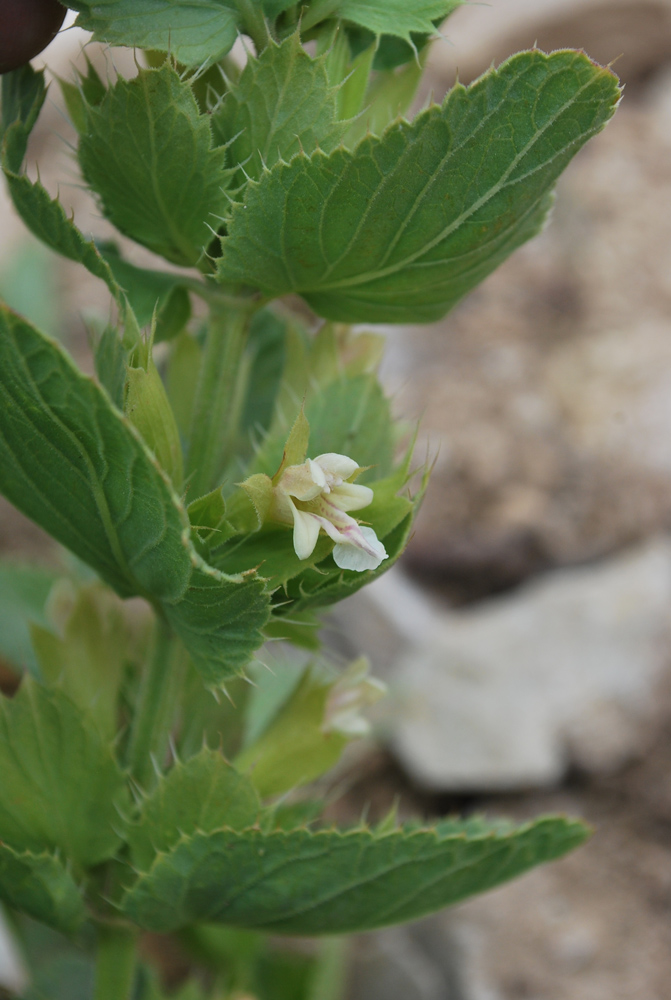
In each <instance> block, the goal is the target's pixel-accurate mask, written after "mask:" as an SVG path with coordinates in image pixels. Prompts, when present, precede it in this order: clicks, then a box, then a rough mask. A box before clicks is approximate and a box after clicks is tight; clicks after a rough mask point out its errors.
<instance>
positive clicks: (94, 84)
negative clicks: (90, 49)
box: [58, 56, 107, 134]
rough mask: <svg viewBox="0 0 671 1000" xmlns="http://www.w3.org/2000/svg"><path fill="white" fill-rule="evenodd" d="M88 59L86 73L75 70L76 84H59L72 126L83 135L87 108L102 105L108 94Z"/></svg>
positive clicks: (65, 81)
mask: <svg viewBox="0 0 671 1000" xmlns="http://www.w3.org/2000/svg"><path fill="white" fill-rule="evenodd" d="M85 58H86V73H82V71H81V70H79V69H75V75H76V83H71V82H70V81H69V80H61V78H60V77H58V84H59V86H60V88H61V93H62V94H63V100H64V101H65V106H66V108H67V110H68V114H69V115H70V118H71V119H72V124H73V125H74V126H75V128H76V129H77V131H78V132H79V133H80V134H81V133H82V132H85V131H86V107H87V105H89V106H93V105H96V104H100V102H101V101H102V99H103V97H104V96H105V94H106V93H107V87H106V86H105V84H104V83H103V82H102V80H101V79H100V76H99V75H98V71H97V70H96V68H95V66H94V65H93V64H92V62H91V60H90V59H89V57H88V56H85Z"/></svg>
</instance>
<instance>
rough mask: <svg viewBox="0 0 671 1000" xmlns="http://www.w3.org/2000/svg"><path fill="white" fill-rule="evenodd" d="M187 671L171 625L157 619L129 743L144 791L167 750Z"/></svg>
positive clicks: (133, 767)
mask: <svg viewBox="0 0 671 1000" xmlns="http://www.w3.org/2000/svg"><path fill="white" fill-rule="evenodd" d="M184 668H185V662H184V655H183V650H182V648H181V646H180V645H179V643H177V642H176V640H175V639H174V637H173V635H172V633H171V631H170V629H169V627H168V625H167V624H166V623H165V622H164V621H163V620H162V619H161V618H157V620H156V636H155V640H154V648H153V650H152V654H151V657H150V658H149V659H148V661H147V663H146V664H145V669H144V673H143V675H142V679H141V681H140V690H139V692H138V700H137V706H136V710H135V716H134V718H133V723H132V726H131V731H130V738H129V741H128V766H129V768H130V772H131V774H132V776H133V777H134V778H135V780H136V781H137V782H138V784H140V785H141V786H142V788H144V790H145V791H149V789H150V788H151V787H152V785H153V784H154V780H155V771H154V760H156V761H158V763H159V764H161V763H162V761H163V758H164V756H165V752H166V750H167V748H168V740H169V739H170V730H171V728H172V724H173V721H174V716H175V707H176V705H177V702H178V700H179V695H180V691H181V689H182V681H183V678H184Z"/></svg>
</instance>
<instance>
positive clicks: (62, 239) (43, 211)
mask: <svg viewBox="0 0 671 1000" xmlns="http://www.w3.org/2000/svg"><path fill="white" fill-rule="evenodd" d="M45 96H46V88H45V86H44V73H36V72H35V70H34V69H33V68H32V67H31V66H30V65H29V64H26V65H25V66H22V67H21V69H17V70H14V72H12V73H5V74H4V76H3V78H2V169H3V172H4V174H5V178H6V180H7V185H8V187H9V193H10V195H11V198H12V201H13V203H14V207H15V209H16V210H17V212H18V213H19V215H20V217H21V219H22V220H23V222H24V223H25V225H26V226H27V227H28V229H29V230H30V231H31V233H33V234H34V235H35V236H37V238H38V239H39V240H41V241H42V242H43V243H45V244H46V245H47V246H48V247H51V249H52V250H55V251H56V253H60V254H62V255H63V256H64V257H68V258H69V259H70V260H74V261H77V262H78V263H79V264H83V265H84V267H86V268H87V269H88V270H89V271H90V272H91V274H94V275H95V276H96V278H101V279H102V280H103V281H104V282H105V283H106V284H107V285H108V287H109V289H110V291H111V292H112V294H113V295H115V296H117V297H118V296H119V294H120V292H119V288H118V286H117V283H116V279H115V278H114V275H113V274H112V271H111V270H110V268H109V265H108V264H107V263H106V262H105V261H104V260H103V258H102V257H101V255H100V253H99V252H98V250H97V248H96V246H95V244H94V243H93V241H92V240H86V239H85V238H84V236H83V235H82V233H81V232H80V231H79V229H77V227H76V226H75V224H74V222H73V221H72V220H71V219H69V218H68V217H67V215H66V214H65V211H64V209H63V207H62V205H61V204H60V202H59V201H58V200H52V199H51V197H50V196H49V194H48V193H47V191H46V190H45V189H44V188H43V187H42V185H41V184H40V183H39V182H37V183H35V184H33V183H32V181H30V179H29V178H28V176H27V175H26V174H22V173H20V171H21V165H22V163H23V159H24V157H25V155H26V149H27V146H28V137H29V135H30V133H31V130H32V128H33V126H34V124H35V122H36V121H37V117H38V115H39V113H40V110H41V108H42V105H43V104H44V98H45Z"/></svg>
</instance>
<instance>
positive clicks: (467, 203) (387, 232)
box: [218, 50, 620, 323]
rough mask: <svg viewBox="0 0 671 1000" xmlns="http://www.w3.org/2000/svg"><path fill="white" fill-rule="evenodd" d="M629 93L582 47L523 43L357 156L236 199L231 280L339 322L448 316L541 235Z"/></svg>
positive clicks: (280, 175)
mask: <svg viewBox="0 0 671 1000" xmlns="http://www.w3.org/2000/svg"><path fill="white" fill-rule="evenodd" d="M619 95H620V91H619V88H618V85H617V79H616V77H615V76H614V75H613V74H612V73H611V72H610V70H607V69H602V68H601V67H598V66H596V65H595V64H593V63H592V62H590V60H589V59H588V58H587V57H586V56H585V55H583V54H582V53H576V52H568V51H566V52H555V53H553V54H552V55H549V56H548V55H545V54H544V53H542V52H538V51H535V50H534V51H532V52H524V53H521V54H520V55H517V56H513V58H512V59H509V60H508V62H506V63H504V64H503V65H502V66H501V68H500V69H499V70H492V71H491V72H489V73H487V74H485V76H483V77H481V78H480V80H478V81H476V82H475V83H474V84H472V85H471V86H470V87H468V88H464V87H462V86H461V85H458V86H456V87H455V88H454V89H453V90H452V91H451V92H450V93H449V94H448V96H447V97H446V99H445V101H444V103H443V104H442V106H434V107H432V108H430V109H428V110H427V111H425V112H423V113H422V114H420V115H419V116H418V117H417V118H416V119H415V120H414V122H413V123H412V124H409V123H407V122H403V121H401V122H399V123H397V124H395V125H393V126H392V127H390V128H389V129H388V130H387V131H386V132H385V133H384V135H383V136H382V138H381V139H376V138H372V137H371V138H368V139H365V140H364V141H363V142H362V143H361V144H360V145H359V146H358V147H357V149H356V150H355V151H354V152H349V151H347V150H345V149H338V150H336V151H335V152H334V153H331V155H330V156H326V155H324V154H323V153H321V152H319V151H318V152H316V153H314V154H313V155H312V156H311V157H307V156H300V155H298V156H296V157H295V158H294V159H293V160H292V162H291V163H290V164H289V165H288V166H287V165H283V164H277V165H276V166H275V167H274V168H273V169H272V170H271V171H269V172H268V173H265V174H264V175H263V176H262V177H261V179H260V180H259V182H258V183H252V184H250V185H249V186H248V187H247V188H246V189H245V196H246V201H245V204H244V205H241V204H236V205H235V206H234V208H233V210H232V215H231V221H230V226H229V230H228V231H229V236H228V237H227V238H225V239H224V240H223V252H222V253H223V255H222V257H221V258H220V260H219V265H218V266H219V275H220V278H221V279H222V280H223V281H226V282H233V283H238V284H242V285H245V286H250V287H254V288H257V289H259V290H260V291H261V292H262V293H263V295H264V296H266V297H267V298H269V299H270V298H273V297H277V296H280V295H284V294H286V293H288V292H298V293H300V294H301V295H303V296H304V298H305V299H306V300H307V302H308V303H309V304H310V305H311V306H312V308H313V309H314V310H315V311H316V312H317V313H319V314H320V315H322V316H326V317H327V318H329V319H334V320H338V321H342V322H362V321H366V320H371V321H374V322H377V323H379V322H399V323H400V322H417V321H431V320H436V319H439V318H440V317H441V316H442V315H444V313H445V312H447V310H448V309H449V308H450V307H451V306H452V305H454V303H455V302H457V301H458V300H459V299H460V298H461V297H462V296H463V295H465V294H466V292H468V291H470V289H471V288H473V287H474V286H475V285H476V284H477V283H478V282H479V281H481V280H482V279H483V278H484V277H485V276H486V275H487V274H489V273H490V271H492V270H493V269H494V268H495V267H497V266H498V265H499V264H500V263H501V262H502V261H503V260H504V259H505V258H506V257H507V256H508V255H509V254H510V253H511V252H512V251H513V250H514V249H516V248H517V247H518V246H520V244H522V243H524V242H525V241H526V240H527V239H529V238H530V237H531V236H533V235H534V234H535V233H537V232H538V230H539V229H540V228H541V226H542V225H543V223H544V221H545V218H546V216H547V212H548V209H549V206H550V204H551V190H552V186H553V184H554V183H555V181H556V179H557V177H558V176H559V174H560V173H561V171H562V170H563V169H564V167H565V166H566V164H567V163H568V162H569V160H570V159H571V157H572V156H573V155H574V154H575V153H576V152H577V151H578V149H580V147H581V146H582V145H583V144H584V143H585V142H586V141H587V139H589V138H590V137H591V136H593V135H595V134H596V133H597V132H598V131H600V129H601V128H603V126H604V125H605V124H606V122H607V121H608V119H609V118H610V117H611V115H612V114H613V111H614V109H615V106H616V104H617V102H618V100H619Z"/></svg>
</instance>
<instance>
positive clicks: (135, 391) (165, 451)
mask: <svg viewBox="0 0 671 1000" xmlns="http://www.w3.org/2000/svg"><path fill="white" fill-rule="evenodd" d="M152 347H153V344H152V342H151V340H150V341H147V342H145V343H144V344H142V345H140V346H139V347H138V348H136V350H135V351H134V352H133V359H132V363H131V364H129V365H128V367H127V369H126V384H125V393H124V413H125V414H126V416H127V417H128V419H129V420H130V422H131V423H132V424H133V426H134V427H136V428H137V430H138V431H139V432H140V434H141V435H142V438H143V440H144V442H145V444H147V445H148V446H149V448H150V449H151V451H152V452H153V453H154V455H155V456H156V459H157V461H158V463H159V465H160V466H161V468H162V469H163V471H164V472H165V473H167V475H168V476H169V477H170V479H171V481H172V483H173V484H174V486H175V489H177V490H180V489H181V488H182V480H183V478H184V460H183V455H182V445H181V441H180V438H179V430H178V429H177V421H176V420H175V414H174V413H173V411H172V407H171V405H170V401H169V400H168V394H167V393H166V391H165V386H164V385H163V379H162V378H161V376H160V375H159V373H158V369H157V367H156V365H155V364H154V358H153V354H152Z"/></svg>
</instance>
